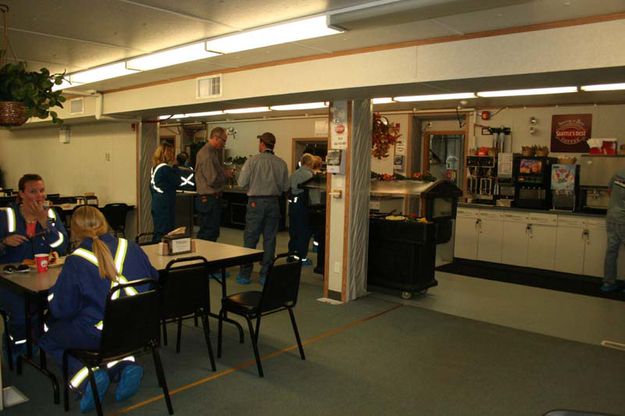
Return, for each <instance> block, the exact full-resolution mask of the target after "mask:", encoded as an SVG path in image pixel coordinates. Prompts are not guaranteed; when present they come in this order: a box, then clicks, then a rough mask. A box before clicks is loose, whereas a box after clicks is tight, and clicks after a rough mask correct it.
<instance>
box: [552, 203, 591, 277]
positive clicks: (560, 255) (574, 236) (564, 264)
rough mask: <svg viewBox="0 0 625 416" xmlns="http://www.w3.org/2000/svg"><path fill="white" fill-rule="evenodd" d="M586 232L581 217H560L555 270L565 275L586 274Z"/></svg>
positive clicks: (557, 231)
mask: <svg viewBox="0 0 625 416" xmlns="http://www.w3.org/2000/svg"><path fill="white" fill-rule="evenodd" d="M585 245H586V230H585V226H584V224H583V223H582V222H581V221H580V219H579V217H571V216H562V215H559V216H558V228H557V230H556V256H555V264H554V269H555V270H557V271H559V272H564V273H575V274H582V273H583V272H584V251H585Z"/></svg>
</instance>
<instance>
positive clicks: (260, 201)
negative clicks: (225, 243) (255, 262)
mask: <svg viewBox="0 0 625 416" xmlns="http://www.w3.org/2000/svg"><path fill="white" fill-rule="evenodd" d="M279 225H280V200H279V198H278V197H275V198H274V197H270V198H268V197H264V198H255V197H249V198H248V201H247V212H246V214H245V232H244V233H243V246H244V247H247V248H256V245H257V244H258V240H259V239H260V236H261V234H262V236H263V251H264V254H263V260H262V262H261V269H260V277H261V278H264V277H265V276H267V270H268V269H269V266H270V265H271V262H272V261H273V257H274V255H275V253H276V234H277V233H278V227H279ZM252 267H253V266H252V264H251V263H250V264H246V265H243V266H241V270H240V272H239V275H240V276H241V277H242V278H244V279H249V278H250V275H251V274H252Z"/></svg>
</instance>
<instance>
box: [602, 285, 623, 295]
mask: <svg viewBox="0 0 625 416" xmlns="http://www.w3.org/2000/svg"><path fill="white" fill-rule="evenodd" d="M619 289H620V286H619V284H618V283H604V284H602V285H601V291H602V292H603V293H611V292H616V291H617V290H619Z"/></svg>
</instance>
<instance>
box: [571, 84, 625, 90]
mask: <svg viewBox="0 0 625 416" xmlns="http://www.w3.org/2000/svg"><path fill="white" fill-rule="evenodd" d="M580 88H581V89H582V91H617V90H625V82H622V83H619V84H595V85H582V86H581V87H580Z"/></svg>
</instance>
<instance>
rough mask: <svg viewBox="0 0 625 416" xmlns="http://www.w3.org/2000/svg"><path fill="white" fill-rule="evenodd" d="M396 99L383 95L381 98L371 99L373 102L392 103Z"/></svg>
mask: <svg viewBox="0 0 625 416" xmlns="http://www.w3.org/2000/svg"><path fill="white" fill-rule="evenodd" d="M394 102H395V101H394V100H393V99H392V98H391V97H381V98H372V99H371V103H372V104H390V103H394Z"/></svg>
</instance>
